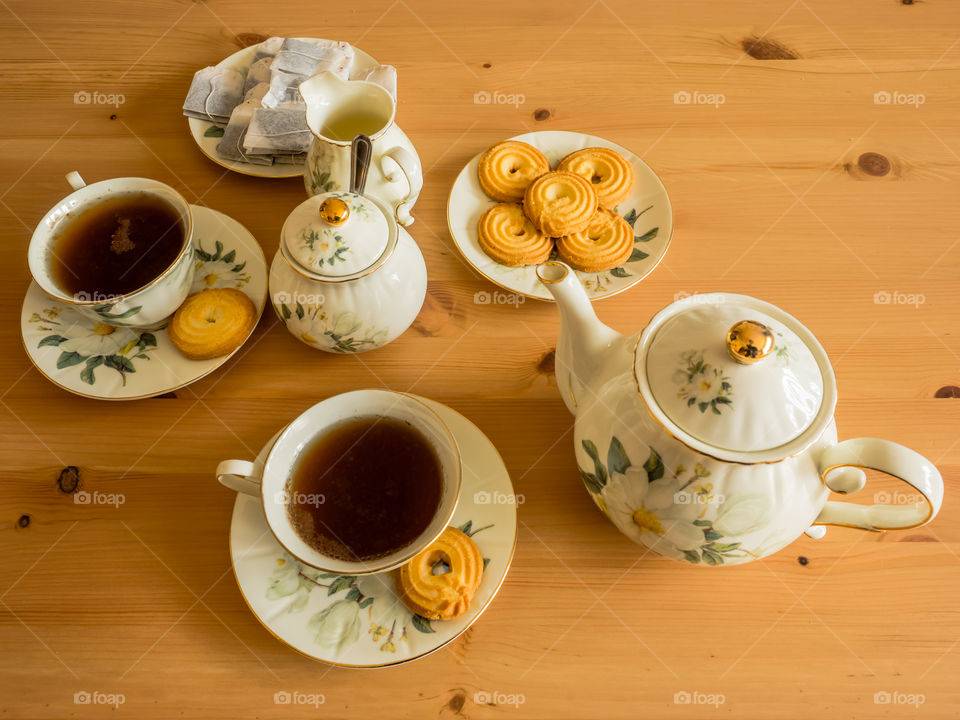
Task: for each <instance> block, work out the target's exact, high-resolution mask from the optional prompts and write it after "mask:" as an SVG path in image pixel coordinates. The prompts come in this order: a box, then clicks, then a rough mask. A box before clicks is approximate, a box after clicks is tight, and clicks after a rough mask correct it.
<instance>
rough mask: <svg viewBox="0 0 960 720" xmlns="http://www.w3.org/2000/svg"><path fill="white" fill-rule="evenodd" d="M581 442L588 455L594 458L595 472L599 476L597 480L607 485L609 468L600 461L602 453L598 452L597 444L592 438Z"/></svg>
mask: <svg viewBox="0 0 960 720" xmlns="http://www.w3.org/2000/svg"><path fill="white" fill-rule="evenodd" d="M581 444H582V445H583V449H584V450H586V451H587V455H589V456H590V459H591V460H593V468H594V474H595V475H596V476H597V481H598V482H599V483H600V484H601V485H606V484H607V470H606V468H605V467H603V463H602V462H600V453H598V452H597V446H596V445H594V444H593V441H592V440H584V441H583V442H582V443H581Z"/></svg>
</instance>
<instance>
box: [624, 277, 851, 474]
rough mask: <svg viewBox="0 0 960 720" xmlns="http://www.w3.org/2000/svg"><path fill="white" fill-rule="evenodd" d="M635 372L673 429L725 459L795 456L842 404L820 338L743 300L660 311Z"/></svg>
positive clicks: (719, 296)
mask: <svg viewBox="0 0 960 720" xmlns="http://www.w3.org/2000/svg"><path fill="white" fill-rule="evenodd" d="M635 371H636V376H637V380H638V384H639V386H640V390H641V392H642V393H644V394H645V395H649V397H648V398H647V401H648V405H649V406H650V407H651V412H652V413H653V415H654V417H656V418H657V419H658V420H661V422H662V423H663V424H664V425H665V426H666V428H667V430H668V431H670V432H671V433H672V434H674V435H676V436H680V437H681V439H683V437H684V436H685V437H687V438H688V439H689V440H690V443H689V444H691V445H692V446H694V449H700V450H703V451H704V452H706V453H707V454H711V455H714V456H715V457H718V458H719V459H725V460H734V461H739V462H772V461H776V460H779V459H782V458H783V457H787V456H790V455H792V454H795V453H796V452H798V451H799V450H801V449H803V448H804V447H806V446H807V445H808V444H809V443H810V442H812V441H813V440H814V439H816V437H819V434H820V432H821V431H822V429H823V427H824V426H825V425H826V423H827V422H829V420H830V418H831V417H832V416H833V409H834V405H835V403H836V388H835V384H834V377H833V370H832V368H831V367H830V363H829V360H828V359H827V356H826V353H825V351H824V350H823V347H822V346H821V345H820V344H819V342H817V340H816V338H815V337H814V336H813V335H812V334H811V333H810V331H809V330H807V329H806V328H805V327H804V326H803V325H802V324H800V323H799V322H798V321H797V320H796V319H794V318H793V317H791V316H790V315H788V314H787V313H785V312H783V311H782V310H780V309H779V308H777V307H776V306H774V305H771V304H769V303H766V302H763V301H761V300H757V299H755V298H751V297H748V296H745V295H734V294H729V293H710V294H704V295H695V296H692V297H688V298H685V299H683V300H679V301H678V302H675V303H673V305H670V306H669V307H667V308H666V309H664V310H663V311H661V312H660V313H659V314H658V315H657V316H656V317H655V318H654V319H653V321H652V322H651V324H650V326H648V327H647V329H646V330H644V332H643V335H642V336H641V340H640V345H639V346H638V349H637V356H636V367H635ZM651 401H652V402H651Z"/></svg>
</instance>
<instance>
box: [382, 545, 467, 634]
mask: <svg viewBox="0 0 960 720" xmlns="http://www.w3.org/2000/svg"><path fill="white" fill-rule="evenodd" d="M441 561H442V562H444V563H445V564H446V565H447V566H448V567H449V568H450V571H449V572H446V573H442V574H440V575H434V574H433V568H434V566H435V565H437V563H439V562H441ZM394 577H395V581H396V586H397V594H398V595H399V596H400V599H401V600H402V601H403V604H404V605H406V606H407V607H408V608H409V609H410V611H411V612H415V613H417V614H418V615H421V616H423V617H425V618H428V619H430V620H451V619H453V618H455V617H457V616H458V615H462V614H463V613H465V612H466V611H467V610H469V609H470V601H471V600H473V596H474V594H475V593H476V592H477V588H479V587H480V580H481V579H482V577H483V555H481V554H480V549H479V548H478V547H477V544H476V543H475V542H474V541H473V539H472V538H471V537H470V536H469V535H467V534H465V533H463V532H461V531H460V530H457V528H454V527H448V528H447V529H446V530H444V531H443V533H442V534H441V535H440V537H438V538H437V539H436V540H434V541H433V542H432V543H431V544H430V546H429V547H427V549H426V550H424V551H422V552H421V553H419V554H418V555H416V556H415V557H414V558H413V559H412V560H411V561H410V562H408V563H407V564H405V565H403V566H401V568H400V569H399V570H398V571H397V573H396V575H395V576H394Z"/></svg>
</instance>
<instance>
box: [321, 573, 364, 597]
mask: <svg viewBox="0 0 960 720" xmlns="http://www.w3.org/2000/svg"><path fill="white" fill-rule="evenodd" d="M356 579H357V578H355V577H354V576H353V575H340V576H339V577H338V578H337V579H336V580H334V581H333V582H332V583H330V587H328V588H327V595H334V594H336V593H338V592H340V591H341V590H346V589H347V588H348V587H350V585H352V584H353V581H354V580H356Z"/></svg>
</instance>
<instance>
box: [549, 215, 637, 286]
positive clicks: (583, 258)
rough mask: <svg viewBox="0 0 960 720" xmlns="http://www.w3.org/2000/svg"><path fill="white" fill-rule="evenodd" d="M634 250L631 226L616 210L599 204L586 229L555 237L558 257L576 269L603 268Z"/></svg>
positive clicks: (594, 270)
mask: <svg viewBox="0 0 960 720" xmlns="http://www.w3.org/2000/svg"><path fill="white" fill-rule="evenodd" d="M631 253H633V228H631V227H630V224H629V223H628V222H627V221H626V220H624V219H623V218H622V217H620V216H619V215H617V214H616V213H615V212H612V211H610V210H607V209H606V208H600V209H599V210H598V211H597V212H596V214H595V215H594V216H593V217H592V218H591V219H590V223H589V224H588V225H587V227H586V229H585V230H582V231H580V232H577V233H571V234H569V235H566V236H564V237H562V238H558V239H557V254H558V255H559V256H560V259H561V260H563V261H564V262H565V263H567V264H568V265H570V266H571V267H573V268H576V269H577V270H582V271H584V272H602V271H603V270H612V269H613V268H615V267H619V266H620V265H623V263H625V262H626V261H627V259H628V258H629V257H630V255H631Z"/></svg>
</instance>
